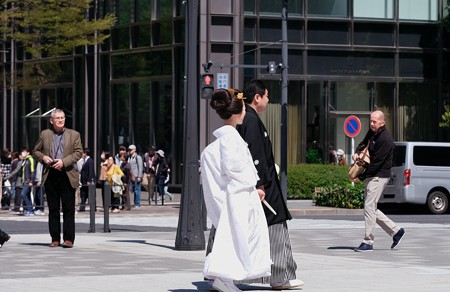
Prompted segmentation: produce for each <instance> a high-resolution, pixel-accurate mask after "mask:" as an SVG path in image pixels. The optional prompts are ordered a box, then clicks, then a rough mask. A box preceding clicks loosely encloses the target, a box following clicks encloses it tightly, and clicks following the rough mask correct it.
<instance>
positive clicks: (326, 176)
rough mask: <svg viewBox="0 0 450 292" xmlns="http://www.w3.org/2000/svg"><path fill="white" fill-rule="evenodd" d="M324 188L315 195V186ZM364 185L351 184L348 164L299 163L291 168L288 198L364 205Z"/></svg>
mask: <svg viewBox="0 0 450 292" xmlns="http://www.w3.org/2000/svg"><path fill="white" fill-rule="evenodd" d="M316 187H319V188H321V191H322V192H321V194H320V196H316V197H315V198H314V191H315V188H316ZM363 194H364V184H363V183H356V184H355V185H354V186H352V184H351V182H350V180H349V178H348V167H344V166H339V165H334V164H299V165H291V166H289V167H288V198H289V199H314V200H315V201H316V204H317V205H321V206H333V207H343V208H361V207H362V205H363Z"/></svg>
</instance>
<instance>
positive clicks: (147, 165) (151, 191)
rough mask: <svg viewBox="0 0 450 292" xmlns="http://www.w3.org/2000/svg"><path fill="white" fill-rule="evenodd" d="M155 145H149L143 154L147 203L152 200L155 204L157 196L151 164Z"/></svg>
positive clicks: (153, 170)
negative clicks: (146, 183)
mask: <svg viewBox="0 0 450 292" xmlns="http://www.w3.org/2000/svg"><path fill="white" fill-rule="evenodd" d="M155 153H156V146H154V145H152V146H150V147H149V149H148V152H147V153H145V155H144V172H145V175H147V181H148V185H146V186H145V187H146V188H147V191H148V204H149V205H150V204H151V201H152V200H153V201H154V202H155V205H156V200H157V197H156V195H155V184H156V178H155V167H154V166H153V162H154V160H155Z"/></svg>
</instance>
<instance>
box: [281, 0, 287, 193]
mask: <svg viewBox="0 0 450 292" xmlns="http://www.w3.org/2000/svg"><path fill="white" fill-rule="evenodd" d="M282 1H283V4H282V8H281V59H282V66H281V147H280V151H281V153H280V154H281V156H280V157H281V163H280V164H281V165H280V184H281V192H282V194H283V198H284V200H287V146H288V143H287V115H288V43H287V18H288V12H287V11H288V1H287V0H282Z"/></svg>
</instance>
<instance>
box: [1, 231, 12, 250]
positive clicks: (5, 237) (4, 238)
mask: <svg viewBox="0 0 450 292" xmlns="http://www.w3.org/2000/svg"><path fill="white" fill-rule="evenodd" d="M10 238H11V236H9V235H8V234H7V233H5V232H3V231H0V247H2V246H3V244H5V242H7V241H8V240H9V239H10Z"/></svg>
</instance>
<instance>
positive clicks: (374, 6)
mask: <svg viewBox="0 0 450 292" xmlns="http://www.w3.org/2000/svg"><path fill="white" fill-rule="evenodd" d="M353 15H354V16H355V18H379V19H393V18H394V0H385V1H367V0H354V3H353Z"/></svg>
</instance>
